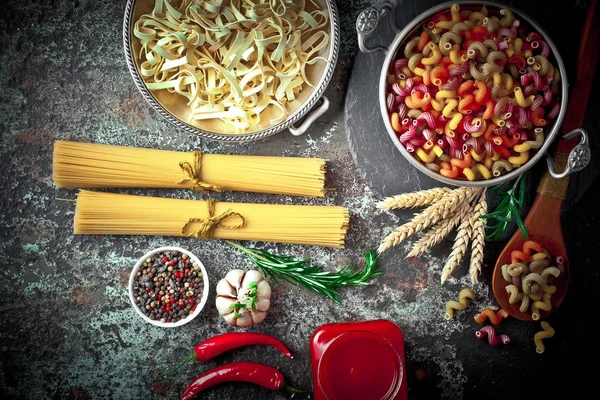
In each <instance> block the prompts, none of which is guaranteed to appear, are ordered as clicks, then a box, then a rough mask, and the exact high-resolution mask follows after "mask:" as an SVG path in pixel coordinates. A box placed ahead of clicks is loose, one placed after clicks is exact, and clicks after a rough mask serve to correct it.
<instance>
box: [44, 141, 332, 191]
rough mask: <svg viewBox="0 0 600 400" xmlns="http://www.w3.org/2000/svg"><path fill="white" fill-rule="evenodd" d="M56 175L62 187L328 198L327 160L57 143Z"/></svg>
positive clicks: (55, 143)
mask: <svg viewBox="0 0 600 400" xmlns="http://www.w3.org/2000/svg"><path fill="white" fill-rule="evenodd" d="M53 157H54V158H53V171H52V176H53V179H54V183H56V185H58V187H61V188H189V189H194V190H199V191H202V192H205V193H206V192H208V191H223V190H233V191H245V192H260V193H273V194H287V195H296V196H309V197H318V196H324V195H325V192H326V189H325V166H326V160H324V159H320V158H307V157H281V156H246V155H227V154H204V153H201V152H199V151H193V152H181V151H171V150H158V149H147V148H136V147H128V146H114V145H105V144H95V143H81V142H72V141H65V140H58V141H55V142H54V154H53Z"/></svg>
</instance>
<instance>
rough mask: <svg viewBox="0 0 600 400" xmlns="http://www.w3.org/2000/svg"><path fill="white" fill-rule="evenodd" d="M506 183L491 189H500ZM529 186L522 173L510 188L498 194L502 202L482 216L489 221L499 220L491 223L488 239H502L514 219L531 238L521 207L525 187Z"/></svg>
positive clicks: (525, 234) (527, 236)
mask: <svg viewBox="0 0 600 400" xmlns="http://www.w3.org/2000/svg"><path fill="white" fill-rule="evenodd" d="M503 185H504V184H500V185H496V186H494V187H493V188H492V189H490V191H494V190H498V189H500V188H501V187H502V186H503ZM526 186H527V178H526V174H522V175H520V176H519V177H518V178H517V179H516V180H515V181H514V182H513V184H512V186H510V189H507V190H505V191H501V192H500V193H498V194H497V195H496V197H497V198H499V199H501V200H500V203H498V205H497V206H496V209H495V210H494V211H492V212H490V213H488V214H484V215H482V216H480V218H485V219H487V220H488V221H494V220H495V221H497V223H496V224H489V225H488V230H489V231H491V233H489V234H488V235H487V236H486V238H488V239H500V238H501V237H502V235H503V234H504V232H505V231H506V228H507V227H508V223H509V222H510V221H512V220H514V221H515V222H516V224H517V226H518V227H519V229H520V230H521V232H522V233H523V236H524V237H525V239H527V238H529V235H528V233H527V229H526V228H525V224H524V223H523V220H522V219H521V215H520V213H519V209H520V208H521V207H522V206H523V204H524V202H525V187H526Z"/></svg>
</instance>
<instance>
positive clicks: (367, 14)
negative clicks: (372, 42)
mask: <svg viewBox="0 0 600 400" xmlns="http://www.w3.org/2000/svg"><path fill="white" fill-rule="evenodd" d="M386 15H387V16H388V23H389V24H391V25H392V28H394V31H396V33H400V28H399V27H398V24H397V23H396V9H395V7H394V5H393V4H392V3H388V2H384V3H379V4H375V5H373V6H372V7H369V8H367V9H366V10H363V12H361V13H360V15H359V16H358V18H357V19H356V33H357V34H358V48H359V49H360V51H362V52H363V53H371V52H373V51H381V52H382V53H383V54H387V53H388V51H389V48H387V47H384V46H375V47H368V46H367V45H365V40H366V39H367V38H368V37H369V36H370V35H371V33H373V31H374V30H375V28H377V25H379V21H380V20H381V19H382V18H383V17H384V16H386Z"/></svg>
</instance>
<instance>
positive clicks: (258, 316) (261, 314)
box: [246, 311, 267, 324]
mask: <svg viewBox="0 0 600 400" xmlns="http://www.w3.org/2000/svg"><path fill="white" fill-rule="evenodd" d="M246 314H250V315H251V318H252V323H253V324H258V323H259V322H263V321H264V319H265V317H266V316H267V313H266V312H265V311H257V312H254V313H246Z"/></svg>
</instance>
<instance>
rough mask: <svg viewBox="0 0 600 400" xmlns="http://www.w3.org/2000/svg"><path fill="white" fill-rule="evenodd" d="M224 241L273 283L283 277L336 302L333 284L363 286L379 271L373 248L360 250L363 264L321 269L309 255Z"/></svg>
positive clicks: (284, 279)
mask: <svg viewBox="0 0 600 400" xmlns="http://www.w3.org/2000/svg"><path fill="white" fill-rule="evenodd" d="M227 242H228V243H229V244H231V245H232V246H234V247H236V248H238V249H239V250H241V251H243V252H244V253H246V255H248V257H249V258H250V260H251V261H252V262H253V263H254V264H255V265H256V266H257V267H258V268H259V270H260V271H261V272H262V273H263V275H264V276H265V277H267V278H270V279H272V280H273V281H274V282H275V283H277V282H279V281H283V282H287V283H290V284H292V285H300V286H302V287H304V288H306V289H308V290H311V291H313V292H316V293H320V294H322V295H324V296H326V297H328V298H330V299H331V300H333V301H334V302H336V303H337V304H340V301H339V296H340V294H339V292H338V291H337V288H339V287H342V286H366V285H368V281H369V280H370V279H373V278H375V277H376V276H379V275H381V270H380V269H379V268H375V265H376V263H377V260H378V258H379V255H378V254H377V253H376V252H375V251H374V250H368V251H367V252H365V253H364V254H363V256H364V258H365V266H364V268H362V269H358V268H357V267H354V266H350V265H349V264H348V263H346V264H344V266H342V267H341V268H338V269H337V270H325V269H323V268H322V267H320V266H317V265H314V264H312V259H311V258H306V259H302V260H296V259H294V258H293V257H291V256H281V255H276V254H272V253H269V252H266V251H264V250H259V249H255V248H247V247H244V246H242V245H240V244H238V243H234V242H231V241H227Z"/></svg>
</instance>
